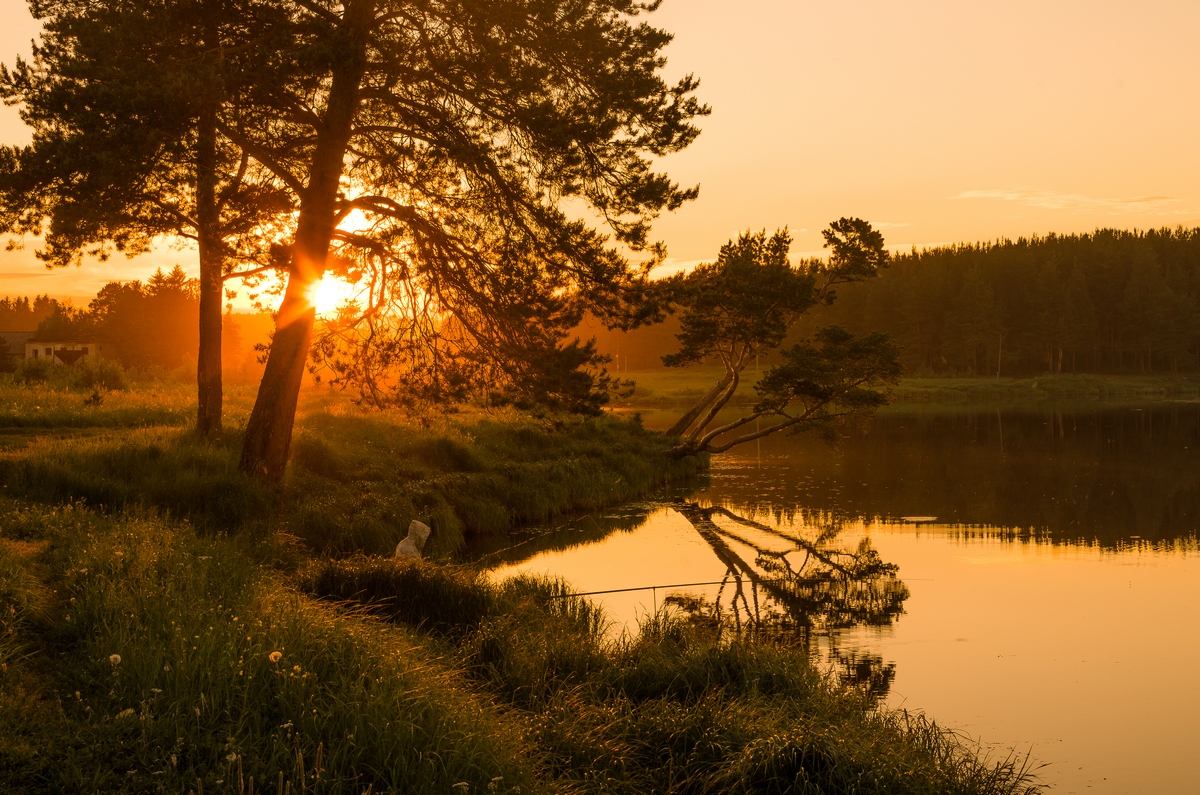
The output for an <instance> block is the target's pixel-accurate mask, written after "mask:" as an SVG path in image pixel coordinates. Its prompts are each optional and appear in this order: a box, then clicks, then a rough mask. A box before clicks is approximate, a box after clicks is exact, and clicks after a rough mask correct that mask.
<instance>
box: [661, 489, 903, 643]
mask: <svg viewBox="0 0 1200 795" xmlns="http://www.w3.org/2000/svg"><path fill="white" fill-rule="evenodd" d="M671 507H672V508H673V509H674V510H675V511H677V512H678V513H679V514H680V515H681V516H683V517H684V518H685V519H687V521H688V522H689V523H690V524H691V526H692V527H693V528H694V529H695V531H696V532H697V533H698V534H699V535H700V537H701V538H702V539H704V541H705V543H707V544H708V546H709V547H710V548H711V549H712V551H713V554H714V555H716V557H717V558H718V559H719V560H720V561H721V563H722V564H723V565H724V567H725V576H724V578H723V579H722V581H721V583H720V588H719V589H718V591H717V594H716V596H715V598H713V599H712V600H709V599H706V598H703V597H699V598H698V597H675V598H674V601H675V603H676V604H678V605H680V606H683V607H685V608H686V609H687V610H688V611H689V612H690V613H692V614H694V615H696V616H697V617H704V618H707V619H709V620H711V621H713V622H716V624H717V625H718V626H719V627H726V626H732V628H733V629H734V630H735V631H738V632H741V631H751V632H755V633H769V634H772V635H774V636H778V637H790V638H793V639H795V640H798V641H800V642H807V641H808V640H809V639H810V638H811V637H812V635H813V634H814V633H820V632H826V631H828V630H831V629H843V628H847V627H852V626H863V625H865V626H887V625H889V624H891V623H892V622H893V621H894V620H895V619H896V618H897V617H898V616H900V615H901V614H902V613H903V612H904V606H903V605H904V600H905V599H907V598H908V589H907V588H905V587H904V584H903V583H902V582H900V581H899V580H898V579H897V578H896V566H895V565H894V564H891V563H885V562H884V561H883V560H881V559H880V557H879V553H877V552H876V551H875V550H874V549H873V548H872V547H871V542H870V540H869V539H866V538H863V539H861V540H860V542H859V543H858V545H857V546H856V547H855V548H853V549H847V548H844V547H841V546H840V545H839V544H838V543H837V542H838V536H839V535H840V532H841V528H840V526H839V525H837V524H836V523H834V524H830V525H828V526H826V527H822V528H820V529H818V530H817V532H816V534H815V536H814V537H813V538H811V539H808V538H805V537H804V536H803V535H801V534H800V532H799V530H798V529H797V528H795V527H794V526H793V527H791V528H789V529H788V530H784V529H781V528H779V527H775V526H772V525H768V524H764V523H762V522H758V521H755V520H753V519H748V518H746V517H744V516H741V515H739V514H737V513H735V512H733V511H731V510H729V509H728V508H725V507H723V506H720V505H712V506H708V507H703V506H701V505H700V504H699V503H696V502H683V501H679V502H675V503H673V504H672V505H671ZM717 519H720V520H722V521H721V522H718V521H717Z"/></svg>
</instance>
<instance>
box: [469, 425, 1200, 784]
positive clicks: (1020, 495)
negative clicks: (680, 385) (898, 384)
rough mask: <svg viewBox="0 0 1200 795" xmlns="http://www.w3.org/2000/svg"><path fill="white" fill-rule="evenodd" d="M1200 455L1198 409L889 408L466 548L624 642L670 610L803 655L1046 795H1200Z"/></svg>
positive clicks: (765, 444)
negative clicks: (1027, 770)
mask: <svg viewBox="0 0 1200 795" xmlns="http://www.w3.org/2000/svg"><path fill="white" fill-rule="evenodd" d="M646 422H647V424H648V425H651V426H656V425H661V424H663V423H664V422H666V416H665V415H663V416H657V415H656V414H654V413H649V414H647V415H646ZM1198 452H1200V405H1197V404H1195V403H1162V404H1155V405H1140V406H1115V405H1113V406H1102V407H1096V406H1094V405H1093V406H1087V407H1039V408H1037V409H1031V410H1009V409H1006V410H1000V411H996V410H987V411H984V410H976V409H971V408H961V409H935V408H924V409H921V410H911V411H906V410H904V409H903V408H894V409H889V410H888V411H886V412H884V413H881V414H880V416H879V417H877V418H876V419H875V420H874V421H873V422H872V423H871V424H870V425H869V426H867V427H865V428H862V429H858V430H856V431H855V432H853V433H851V434H849V435H848V436H847V437H846V438H844V439H842V440H841V441H840V442H839V443H837V445H836V446H830V445H829V444H827V443H826V442H823V441H820V440H815V439H811V438H806V437H803V436H791V437H773V438H770V439H767V440H764V441H762V442H761V443H760V444H757V445H755V444H752V445H750V446H748V447H745V448H743V449H740V450H735V451H732V452H730V453H726V454H724V455H722V456H717V457H715V458H714V459H713V464H712V471H711V475H710V476H709V477H708V478H707V480H706V482H704V483H701V484H699V485H697V486H696V487H695V488H692V489H686V490H676V491H673V492H671V493H664V494H662V495H660V496H659V497H657V498H655V499H652V500H647V501H643V502H639V503H634V504H630V505H625V506H621V507H619V508H617V509H614V510H611V511H605V512H602V513H597V514H594V515H591V516H585V517H578V518H575V519H573V520H571V521H567V522H563V523H560V524H559V525H558V526H555V527H548V528H540V529H538V530H537V531H535V532H532V533H529V534H526V535H523V536H519V537H514V538H509V539H505V540H503V541H500V542H496V541H493V542H492V543H491V544H490V545H489V546H488V547H487V548H479V549H476V550H475V551H474V552H475V555H476V557H478V558H481V559H484V560H486V561H487V562H488V563H490V564H491V565H493V566H494V567H495V575H496V576H498V577H503V576H508V575H511V574H515V573H519V572H537V573H546V574H553V575H557V576H561V577H564V578H566V579H567V580H568V581H569V582H570V583H571V584H572V586H573V587H574V588H575V589H576V590H577V591H579V592H584V593H592V594H594V595H593V597H592V598H593V599H595V600H597V601H599V602H601V603H602V604H603V605H604V607H605V609H606V611H607V613H608V615H609V616H610V617H611V619H612V621H613V631H614V632H620V631H636V625H637V621H638V619H639V617H641V616H643V615H645V614H646V613H648V612H650V611H652V610H655V609H658V608H660V607H662V606H663V605H672V606H673V608H674V609H677V610H681V611H685V612H687V613H689V614H690V615H692V616H693V617H694V618H695V619H696V620H698V621H705V622H708V623H709V624H710V625H711V626H713V627H717V626H720V627H721V628H722V631H737V630H738V629H739V628H740V629H741V631H748V628H750V627H753V628H754V631H760V632H771V633H774V634H777V635H781V636H783V637H786V638H790V639H794V640H795V641H796V642H803V643H807V644H808V645H809V647H810V648H811V649H812V651H813V654H814V657H815V658H816V659H818V660H819V661H820V664H822V665H825V666H828V667H830V669H831V671H833V672H834V674H835V675H837V676H840V677H841V678H842V679H843V680H844V681H846V682H847V683H850V684H853V685H855V686H859V687H862V688H865V689H867V690H868V691H869V692H871V693H872V694H873V695H875V696H876V697H878V698H879V699H880V700H881V701H882V702H884V703H886V704H888V705H890V706H893V707H901V708H905V709H909V710H915V711H921V712H924V713H925V714H927V715H929V716H930V717H932V718H934V719H935V720H936V721H938V723H940V724H941V725H944V726H947V727H950V728H953V729H954V730H956V731H958V732H960V733H963V734H965V735H967V736H969V737H970V738H972V739H973V740H975V741H978V742H980V743H981V744H982V745H983V746H984V747H985V748H987V749H991V751H992V753H993V754H999V755H1005V754H1007V753H1008V752H1009V751H1010V750H1013V749H1015V751H1016V752H1017V753H1018V754H1019V755H1021V756H1024V755H1026V754H1028V755H1029V758H1030V761H1031V764H1032V765H1034V766H1036V767H1038V775H1039V778H1040V779H1041V780H1043V781H1045V782H1047V783H1049V784H1051V785H1052V791H1054V792H1061V793H1083V792H1089V793H1131V794H1132V793H1136V794H1138V795H1142V794H1144V793H1159V794H1162V795H1170V794H1172V793H1195V792H1197V791H1200V790H1198V789H1197V784H1196V775H1195V770H1194V761H1193V760H1194V756H1193V754H1194V753H1195V747H1196V745H1197V743H1198V742H1200V676H1197V675H1196V670H1197V664H1198V661H1200V547H1198V545H1197V528H1198V527H1200V467H1198V466H1197V460H1198ZM646 586H658V587H655V588H652V589H644V588H645V587H646ZM621 589H641V590H621ZM596 592H607V593H596Z"/></svg>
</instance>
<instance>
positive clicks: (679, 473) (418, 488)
mask: <svg viewBox="0 0 1200 795" xmlns="http://www.w3.org/2000/svg"><path fill="white" fill-rule="evenodd" d="M5 397H6V399H8V400H10V401H12V403H10V404H9V405H10V408H8V410H7V411H5V410H4V408H3V406H0V437H2V438H3V443H0V486H3V488H4V491H5V493H7V494H10V495H16V496H22V497H26V498H29V499H34V500H38V501H41V502H44V503H50V504H59V503H65V502H73V501H83V502H85V503H86V504H87V505H90V506H94V507H97V508H102V509H104V510H121V509H125V508H129V507H133V506H142V507H150V508H154V509H157V510H159V511H162V512H164V513H166V514H168V515H170V516H173V517H176V518H185V519H188V520H190V521H191V522H192V523H193V524H195V525H196V526H197V527H199V528H201V529H203V530H209V531H232V530H244V529H247V528H251V529H253V530H254V531H255V532H256V533H258V534H260V535H261V534H263V533H266V532H270V531H277V530H278V531H284V532H286V533H289V534H291V535H293V536H295V537H297V538H299V539H300V540H301V541H303V542H304V543H305V544H306V545H307V547H308V548H309V549H310V550H311V551H313V552H314V553H318V554H330V555H346V554H352V553H355V552H367V553H378V554H382V553H387V552H390V551H391V550H392V549H394V548H395V546H396V543H397V542H398V541H399V540H400V539H401V538H402V537H403V536H404V534H405V532H406V531H407V527H408V523H409V522H410V521H411V520H413V519H418V520H421V521H424V522H426V523H427V524H429V525H430V526H431V527H432V528H433V531H434V532H433V535H432V537H431V539H430V542H429V543H430V547H429V551H431V552H432V553H434V554H436V555H448V554H452V553H454V552H455V551H456V550H457V549H458V548H459V547H460V546H461V545H462V543H463V539H464V537H465V536H468V535H471V534H475V535H483V534H489V533H499V532H503V531H506V530H510V529H512V528H514V527H517V526H520V525H524V524H530V523H536V522H543V521H546V520H548V519H550V518H552V517H554V516H557V515H560V514H564V513H570V512H574V511H581V510H589V509H594V508H598V507H601V506H604V505H610V504H613V503H615V502H620V501H623V500H627V499H632V498H635V497H638V496H641V495H644V494H646V493H647V492H649V491H651V490H653V489H655V488H657V487H659V486H662V485H665V484H666V483H669V482H677V481H681V480H685V479H687V478H690V477H693V476H695V475H696V474H697V473H699V472H700V471H701V470H702V469H703V467H704V461H702V460H691V461H671V460H668V459H666V458H664V457H663V456H662V455H660V453H661V451H662V450H663V449H664V447H665V442H664V440H663V439H662V438H661V437H660V436H659V435H658V434H655V433H652V432H650V431H647V430H645V429H644V428H642V427H641V426H640V425H639V424H638V423H637V422H636V421H635V420H630V419H620V418H615V417H598V418H592V419H578V418H575V419H564V420H562V421H560V422H559V423H558V424H557V425H554V424H547V423H544V422H537V421H533V420H529V419H523V418H520V417H518V416H515V415H514V416H510V417H508V418H507V419H498V418H495V417H487V416H474V417H464V418H460V419H454V420H447V419H439V420H436V421H427V422H425V423H421V422H417V421H415V420H412V419H410V418H407V417H405V416H403V415H387V414H375V415H364V414H361V413H358V412H356V411H354V410H353V409H352V407H346V406H344V405H338V404H336V403H333V402H332V401H330V400H329V399H328V397H327V396H322V395H320V394H318V395H310V396H309V397H308V398H307V400H306V401H305V409H306V412H305V413H304V414H303V415H302V416H301V417H300V419H299V420H298V423H297V430H296V436H295V441H294V446H293V451H294V455H293V461H292V465H291V467H290V469H289V474H288V477H287V479H286V481H285V482H284V483H283V484H282V486H281V487H279V488H278V489H268V488H265V487H263V486H262V485H261V484H258V483H256V482H254V481H252V480H250V479H248V478H245V477H244V476H242V475H241V474H240V473H239V472H238V471H237V456H238V451H239V449H240V444H241V439H240V434H239V433H238V432H237V431H231V432H230V433H227V434H226V435H225V436H224V437H223V438H221V439H218V440H216V441H215V442H206V441H202V440H200V439H198V438H197V437H196V436H195V435H194V434H193V433H192V432H191V431H190V430H189V429H188V427H187V425H186V424H185V423H186V422H187V421H190V419H191V416H192V412H193V411H194V404H190V405H189V404H187V403H185V402H184V401H182V400H181V397H180V395H179V394H178V393H176V392H174V391H170V390H163V391H159V390H144V391H141V390H133V391H131V392H129V393H120V394H117V395H113V396H109V397H106V399H105V401H104V404H103V405H102V406H100V407H98V408H97V410H96V411H94V412H91V413H89V411H88V410H86V409H84V408H83V407H81V406H76V405H74V403H78V402H79V401H80V400H81V398H80V397H79V396H78V395H75V394H72V393H65V392H61V391H56V390H53V389H48V388H42V389H40V390H39V389H31V388H28V387H21V388H17V389H12V388H10V389H9V391H8V392H7V393H6V394H5ZM72 401H74V402H72ZM14 404H15V405H16V408H12V407H11V406H12V405H14ZM29 406H33V408H32V409H30V408H28V407H29ZM43 406H44V407H47V408H42V407H43ZM110 406H111V408H109V407H110ZM38 412H42V413H41V414H38ZM61 414H66V415H69V416H70V417H71V419H70V421H69V422H64V423H63V424H62V425H61V426H60V425H56V424H54V422H53V421H54V419H55V418H56V417H58V416H59V415H61ZM30 416H35V417H37V421H38V422H41V423H44V426H38V427H36V428H32V429H31V428H30V427H28V424H26V425H21V424H18V418H21V417H25V418H28V417H30ZM139 416H141V417H143V418H144V420H145V421H144V422H138V421H136V420H135V419H134V418H136V417H139ZM184 417H186V420H183V421H182V422H181V418H184ZM6 418H7V420H6ZM164 418H165V419H166V420H168V421H166V422H161V423H160V422H155V420H159V419H164ZM6 421H7V422H8V425H7V426H6V425H5V422H6ZM235 422H236V419H235ZM89 423H90V424H89Z"/></svg>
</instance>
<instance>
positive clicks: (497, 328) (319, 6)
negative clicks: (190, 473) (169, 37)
mask: <svg viewBox="0 0 1200 795" xmlns="http://www.w3.org/2000/svg"><path fill="white" fill-rule="evenodd" d="M652 8H653V5H646V4H643V3H638V2H632V0H589V1H588V2H582V3H580V2H568V1H567V0H550V1H549V2H539V3H527V2H520V1H519V0H503V1H502V2H491V3H475V2H469V3H468V2H454V1H453V0H449V1H447V2H433V3H408V2H399V0H395V1H393V0H347V2H345V3H341V4H337V3H325V2H305V3H301V4H296V5H294V6H288V9H289V14H290V17H289V21H288V24H287V25H285V26H281V27H279V28H277V29H275V30H273V31H272V32H271V37H270V40H269V43H268V44H265V45H264V46H270V47H272V48H274V50H275V51H274V52H273V54H272V57H271V58H270V59H269V62H267V63H266V64H263V65H262V68H261V69H260V71H259V72H257V73H256V75H255V76H256V82H255V83H254V84H253V85H252V86H250V87H249V88H248V90H247V91H246V93H245V94H244V95H243V98H242V100H241V101H240V104H239V105H238V106H237V107H236V108H234V109H232V110H231V111H230V112H228V113H224V112H223V113H222V115H221V116H220V117H219V119H218V129H219V131H220V132H221V133H222V134H223V135H224V136H226V137H227V138H229V139H230V140H231V141H232V142H233V143H234V144H235V145H236V146H238V147H240V148H242V149H243V150H245V151H246V152H248V153H249V155H250V157H251V158H253V159H254V160H256V161H257V162H258V163H261V164H263V166H264V167H266V168H267V169H269V170H270V172H271V173H272V174H273V175H274V176H275V177H276V178H277V179H278V180H280V181H281V182H282V183H283V184H285V185H287V186H288V187H289V188H290V189H291V191H292V192H293V193H294V195H295V196H296V197H297V199H298V200H299V204H298V206H299V213H298V216H297V219H296V230H295V235H294V239H293V240H292V242H291V244H290V245H289V246H288V248H287V249H286V267H287V274H288V284H287V290H286V293H285V294H284V297H283V301H282V304H281V306H280V309H279V314H278V321H277V331H276V333H275V336H274V339H273V342H272V345H271V350H270V355H269V358H268V360H267V365H266V370H265V372H264V375H263V380H262V384H261V386H260V389H259V394H258V398H257V400H256V402H255V405H254V409H253V411H252V412H251V416H250V419H249V422H248V425H247V428H246V436H245V441H244V446H243V449H242V458H241V466H242V468H243V470H244V471H247V472H250V473H252V474H254V475H255V476H257V477H261V478H265V479H268V480H276V479H278V478H279V477H280V476H281V475H282V473H283V470H284V466H285V464H286V461H287V456H288V448H289V444H290V440H291V432H292V424H293V420H294V416H295V409H296V397H297V394H298V391H299V388H300V381H301V377H302V375H303V371H304V366H305V362H306V359H307V357H308V354H309V348H310V344H311V341H312V334H313V326H314V320H315V311H314V308H313V304H312V290H313V287H314V285H315V284H316V283H317V282H318V281H319V280H320V279H321V278H322V277H323V275H324V274H325V273H326V272H335V273H340V274H348V275H350V276H352V277H357V276H361V275H363V274H364V272H366V271H369V272H370V276H369V277H367V278H368V281H370V280H371V279H375V280H376V284H377V285H382V284H385V283H388V281H389V280H396V281H398V282H399V283H402V284H403V285H404V287H403V288H402V289H406V290H410V291H411V292H412V293H413V294H419V295H423V296H428V297H429V298H430V300H432V301H433V302H435V304H436V312H437V315H438V316H439V318H447V317H452V318H453V319H454V321H455V323H456V324H457V327H458V329H460V330H461V332H462V333H463V334H464V335H466V336H467V337H469V338H470V339H472V340H473V341H475V342H477V343H479V344H481V345H484V346H485V347H486V346H490V347H492V348H493V349H500V348H502V347H504V344H505V343H507V342H509V340H508V339H507V335H506V331H507V330H509V329H511V328H512V325H513V324H512V323H510V322H505V321H507V319H508V318H510V317H511V314H509V313H506V312H503V311H500V310H503V309H507V308H512V307H514V306H517V305H521V304H524V305H525V306H529V307H534V308H536V307H538V306H540V305H541V304H542V303H546V304H547V305H548V306H549V307H550V308H549V309H548V310H547V311H550V312H552V311H553V306H552V305H553V302H552V301H544V300H543V299H546V298H548V297H554V296H556V295H559V294H561V293H562V292H563V291H564V290H565V291H567V293H569V294H570V295H571V296H572V297H574V298H577V299H578V300H580V301H582V302H584V303H585V304H586V305H587V306H588V307H589V308H594V309H596V310H597V311H599V312H601V313H602V314H604V315H605V316H607V317H609V318H611V319H614V320H618V319H616V318H614V317H613V316H614V312H619V311H620V310H621V308H622V307H623V306H624V305H625V302H624V300H623V296H624V295H625V294H626V292H627V291H629V290H634V289H636V288H637V287H638V286H639V285H640V284H642V283H643V282H644V280H645V276H646V273H647V268H648V267H650V266H652V265H653V264H654V258H653V257H652V258H651V261H650V262H648V263H646V264H645V265H643V266H637V267H635V266H632V265H631V264H630V263H629V262H627V261H626V260H625V259H623V258H622V257H620V256H618V255H617V253H616V252H615V251H614V250H613V249H612V248H611V247H610V246H609V245H608V244H607V243H606V241H605V239H604V238H603V237H601V236H600V235H599V234H598V233H596V232H595V231H593V230H592V229H590V228H589V227H588V226H587V225H586V224H584V223H581V222H577V221H572V220H570V219H569V218H568V216H567V215H566V214H565V213H564V212H563V211H562V210H561V209H559V203H560V201H561V200H564V199H569V200H571V201H577V202H582V203H583V204H586V205H590V206H591V207H592V208H594V209H595V210H596V211H597V212H598V213H600V214H601V215H602V216H603V218H604V220H605V222H606V224H607V226H608V228H609V229H610V230H611V231H612V233H613V235H614V236H615V238H616V240H617V241H618V242H620V243H622V244H625V245H627V246H629V247H631V248H633V249H643V248H646V247H648V246H649V240H648V231H649V224H650V222H651V221H652V219H653V218H654V217H655V215H656V214H657V213H658V212H659V211H661V210H663V209H671V208H675V207H678V206H680V204H681V203H682V202H684V201H686V200H688V199H690V198H692V197H694V196H695V195H696V191H695V190H694V189H682V188H680V187H679V186H678V185H676V184H674V183H672V182H671V181H670V180H669V179H668V178H667V177H666V176H665V175H663V174H661V173H657V172H655V171H654V170H653V168H652V165H651V162H650V158H656V157H661V156H663V155H666V154H669V153H671V152H674V151H676V150H679V149H681V148H683V147H684V146H687V145H688V144H689V143H690V142H691V141H692V140H693V138H694V137H695V136H696V134H697V132H698V131H697V129H696V128H695V127H694V126H693V125H692V123H691V121H692V119H693V118H694V117H696V116H697V115H700V114H703V113H704V112H706V109H705V108H704V107H703V106H701V105H699V104H698V103H697V102H696V100H695V99H693V98H692V92H693V89H694V88H695V87H696V83H695V81H694V80H692V78H690V77H687V78H684V79H683V80H682V81H680V82H679V83H678V84H676V85H674V86H669V85H667V84H666V83H664V82H663V80H662V79H661V77H660V76H659V74H658V70H659V68H660V67H661V66H662V65H663V58H662V48H663V47H664V46H665V45H666V44H667V43H668V42H669V41H670V36H669V35H668V34H666V33H664V32H662V31H660V30H657V29H655V28H653V27H651V26H649V25H647V24H644V23H641V22H640V21H639V20H638V17H639V16H640V15H642V14H643V13H645V12H647V11H648V10H650V9H652ZM652 250H653V249H652ZM659 253H661V252H659ZM526 261H532V262H534V263H536V264H537V270H535V271H532V272H529V273H527V274H523V275H522V277H521V278H516V279H510V278H509V277H510V274H512V273H513V272H514V271H515V270H519V267H520V266H519V263H522V262H526ZM372 303H373V304H374V305H382V303H383V302H382V301H375V302H372ZM498 318H503V319H504V320H503V321H501V320H498ZM540 319H541V318H540V317H536V316H535V318H533V319H532V320H533V321H534V322H533V323H529V324H528V325H534V324H535V323H536V322H538V321H540ZM624 319H626V318H621V319H620V320H624ZM525 339H526V341H527V340H528V338H525ZM538 347H540V348H543V349H544V347H545V346H544V345H541V346H538ZM516 348H517V349H518V350H522V346H519V345H518V346H516ZM522 352H523V353H524V354H526V355H528V353H529V352H528V350H527V349H524V350H522ZM547 358H551V359H552V358H553V357H547Z"/></svg>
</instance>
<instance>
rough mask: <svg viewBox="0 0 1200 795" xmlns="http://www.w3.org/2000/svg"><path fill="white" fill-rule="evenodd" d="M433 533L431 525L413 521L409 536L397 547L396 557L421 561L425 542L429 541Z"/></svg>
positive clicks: (410, 523) (409, 527) (409, 526)
mask: <svg viewBox="0 0 1200 795" xmlns="http://www.w3.org/2000/svg"><path fill="white" fill-rule="evenodd" d="M431 532H432V531H431V530H430V529H429V525H427V524H425V523H423V522H418V521H417V520H416V519H413V520H412V521H411V522H409V523H408V535H407V536H405V537H404V540H403V541H401V542H400V543H399V544H397V545H396V557H398V558H417V559H418V560H420V558H421V550H422V549H424V548H425V542H426V541H428V540H429V534H430V533H431Z"/></svg>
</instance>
